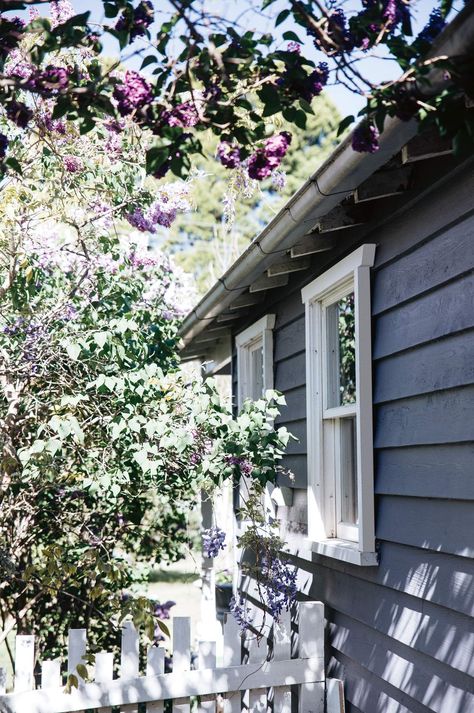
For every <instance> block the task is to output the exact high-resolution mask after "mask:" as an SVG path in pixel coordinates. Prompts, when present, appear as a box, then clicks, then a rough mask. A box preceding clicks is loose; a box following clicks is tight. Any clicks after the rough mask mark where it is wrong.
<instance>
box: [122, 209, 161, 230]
mask: <svg viewBox="0 0 474 713" xmlns="http://www.w3.org/2000/svg"><path fill="white" fill-rule="evenodd" d="M125 217H126V218H127V220H128V222H129V223H130V225H132V226H133V227H134V228H136V229H137V230H139V231H140V232H142V233H156V228H155V226H154V225H153V223H152V222H151V221H150V220H149V219H148V218H147V217H146V216H145V215H144V213H143V211H142V210H141V208H136V209H135V210H134V211H133V213H128V214H127V215H126V216H125Z"/></svg>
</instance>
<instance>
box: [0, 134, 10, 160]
mask: <svg viewBox="0 0 474 713" xmlns="http://www.w3.org/2000/svg"><path fill="white" fill-rule="evenodd" d="M7 148H8V138H7V137H6V136H5V134H0V159H2V158H5V156H6V154H7Z"/></svg>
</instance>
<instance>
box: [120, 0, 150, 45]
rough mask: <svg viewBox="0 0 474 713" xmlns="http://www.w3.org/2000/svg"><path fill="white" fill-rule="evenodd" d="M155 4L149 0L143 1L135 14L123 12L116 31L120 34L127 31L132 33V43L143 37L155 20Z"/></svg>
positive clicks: (134, 11) (135, 10)
mask: <svg viewBox="0 0 474 713" xmlns="http://www.w3.org/2000/svg"><path fill="white" fill-rule="evenodd" d="M154 14H155V13H154V8H153V4H152V3H151V2H150V1H149V0H142V1H141V2H140V3H139V4H138V5H137V7H136V8H135V9H134V10H133V13H132V14H130V13H126V12H123V13H122V15H121V16H120V17H119V19H118V20H117V23H116V25H115V29H116V30H117V31H119V32H121V31H123V30H125V31H127V32H129V33H130V41H133V40H134V39H135V38H136V37H142V36H143V35H145V34H146V31H147V29H148V28H149V26H150V25H151V23H152V22H153V20H154Z"/></svg>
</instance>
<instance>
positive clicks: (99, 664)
mask: <svg viewBox="0 0 474 713" xmlns="http://www.w3.org/2000/svg"><path fill="white" fill-rule="evenodd" d="M113 678H114V655H113V654H109V653H108V652H107V651H101V652H100V653H99V654H96V657H95V680H96V682H97V683H107V681H112V680H113ZM100 713H112V708H110V706H109V707H107V708H102V710H101V711H100Z"/></svg>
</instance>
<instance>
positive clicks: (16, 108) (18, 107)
mask: <svg viewBox="0 0 474 713" xmlns="http://www.w3.org/2000/svg"><path fill="white" fill-rule="evenodd" d="M6 112H7V117H8V118H9V119H10V121H13V123H15V124H16V125H17V126H19V127H20V129H25V128H26V127H27V126H28V124H29V122H30V121H31V119H32V117H33V112H32V111H31V109H28V107H27V106H26V104H23V102H17V101H11V102H10V103H9V104H7V108H6Z"/></svg>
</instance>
